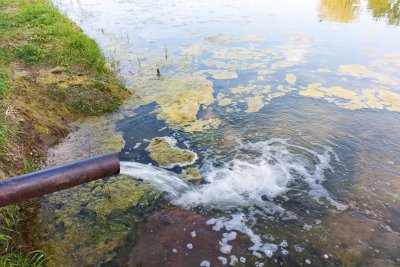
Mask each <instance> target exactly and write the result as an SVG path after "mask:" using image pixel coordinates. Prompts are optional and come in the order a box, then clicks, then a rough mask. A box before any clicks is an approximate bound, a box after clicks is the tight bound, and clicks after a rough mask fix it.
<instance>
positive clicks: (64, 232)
mask: <svg viewBox="0 0 400 267" xmlns="http://www.w3.org/2000/svg"><path fill="white" fill-rule="evenodd" d="M146 194H149V190H148V188H147V187H146V186H145V185H143V184H138V182H136V181H135V180H134V179H127V177H126V176H123V175H120V176H118V177H115V178H110V179H108V180H107V181H103V180H98V181H93V182H91V183H88V184H86V185H82V186H78V187H74V188H71V189H68V190H64V191H60V192H57V193H54V194H52V195H50V196H49V197H47V198H46V207H47V208H46V209H44V210H42V213H41V214H40V216H41V221H42V222H47V224H44V226H43V227H45V229H44V231H43V233H45V234H43V235H44V237H43V239H44V240H45V243H44V244H43V245H44V246H45V249H46V251H47V252H48V253H49V255H51V257H49V258H48V260H47V262H46V266H78V265H79V266H92V265H96V264H98V263H99V262H111V261H112V260H113V259H114V258H115V256H116V253H115V251H116V250H117V249H119V248H121V247H123V246H124V244H125V241H126V239H127V238H131V237H132V236H134V235H135V234H136V232H137V229H138V224H139V223H140V222H141V220H142V219H141V218H140V217H139V216H138V215H136V214H134V213H132V212H128V211H129V210H131V209H132V208H135V207H137V206H138V205H139V203H141V201H142V199H143V200H144V198H143V197H144V196H145V195H146ZM82 214H89V215H90V216H82ZM66 255H68V256H66Z"/></svg>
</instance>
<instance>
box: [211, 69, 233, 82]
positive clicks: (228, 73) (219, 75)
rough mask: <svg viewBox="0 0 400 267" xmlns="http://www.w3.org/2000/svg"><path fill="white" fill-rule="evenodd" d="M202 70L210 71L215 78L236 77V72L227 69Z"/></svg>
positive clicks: (227, 78) (226, 78)
mask: <svg viewBox="0 0 400 267" xmlns="http://www.w3.org/2000/svg"><path fill="white" fill-rule="evenodd" d="M204 72H207V73H210V74H211V75H212V77H213V79H215V80H229V79H237V77H238V75H237V73H236V72H233V71H227V70H205V71H204Z"/></svg>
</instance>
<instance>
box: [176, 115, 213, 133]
mask: <svg viewBox="0 0 400 267" xmlns="http://www.w3.org/2000/svg"><path fill="white" fill-rule="evenodd" d="M220 124H221V120H220V119H218V118H210V119H204V120H195V121H193V122H191V123H189V124H187V125H185V126H184V127H183V129H184V130H185V132H188V133H193V132H202V131H206V130H212V129H216V128H218V126H219V125H220Z"/></svg>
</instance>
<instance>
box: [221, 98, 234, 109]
mask: <svg viewBox="0 0 400 267" xmlns="http://www.w3.org/2000/svg"><path fill="white" fill-rule="evenodd" d="M230 104H232V99H230V98H222V99H221V100H219V101H218V106H221V107H225V106H228V105H230Z"/></svg>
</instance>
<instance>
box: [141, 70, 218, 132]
mask: <svg viewBox="0 0 400 267" xmlns="http://www.w3.org/2000/svg"><path fill="white" fill-rule="evenodd" d="M149 85H151V86H152V87H151V88H149V87H147V88H144V90H146V92H145V94H147V95H146V96H145V101H146V102H147V103H151V102H156V103H157V104H158V105H159V109H158V110H157V113H158V115H157V118H158V119H161V120H165V121H166V122H167V123H168V124H169V125H170V126H171V127H173V128H178V129H182V128H183V126H185V125H187V124H188V123H190V122H194V121H196V119H197V118H196V115H197V112H198V111H199V110H200V106H201V105H204V106H208V105H211V104H212V103H213V102H214V96H213V86H212V83H211V82H210V81H208V80H207V79H206V78H205V77H204V76H203V75H199V74H193V75H187V76H181V77H179V76H178V77H165V78H164V79H161V80H159V81H155V82H154V83H151V84H149ZM153 86H154V87H153Z"/></svg>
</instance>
